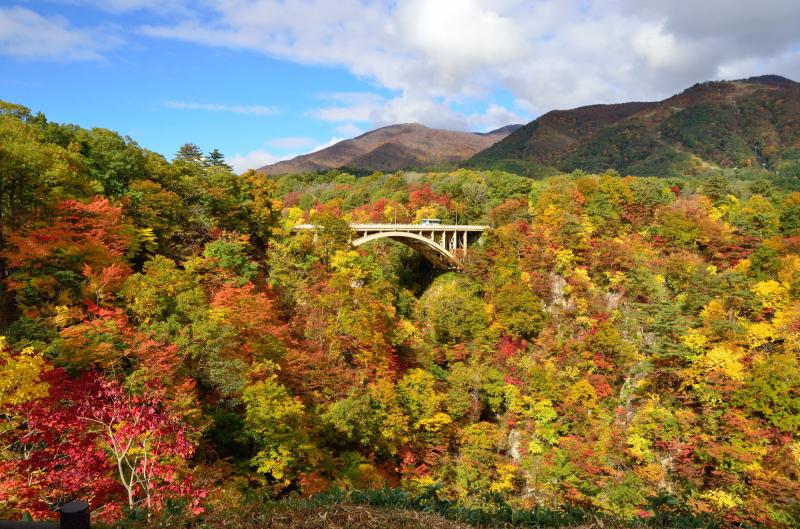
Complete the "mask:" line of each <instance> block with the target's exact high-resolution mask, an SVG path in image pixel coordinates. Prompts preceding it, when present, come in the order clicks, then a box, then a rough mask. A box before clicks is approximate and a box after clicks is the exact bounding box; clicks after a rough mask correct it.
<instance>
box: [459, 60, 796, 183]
mask: <svg viewBox="0 0 800 529" xmlns="http://www.w3.org/2000/svg"><path fill="white" fill-rule="evenodd" d="M795 157H800V83H796V82H795V81H792V80H790V79H786V78H784V77H780V76H777V75H765V76H760V77H751V78H749V79H740V80H737V81H710V82H705V83H699V84H696V85H694V86H692V87H691V88H688V89H687V90H684V91H683V92H681V93H680V94H677V95H675V96H673V97H670V98H668V99H665V100H664V101H659V102H649V103H648V102H644V103H622V104H614V105H591V106H586V107H580V108H576V109H572V110H554V111H552V112H548V113H547V114H544V115H543V116H541V117H539V118H538V119H536V120H534V121H532V122H531V123H528V124H527V125H525V126H524V127H521V128H519V129H518V130H516V131H515V132H513V133H512V134H510V135H509V136H508V137H507V138H505V139H504V140H502V141H499V142H497V143H496V144H494V145H492V146H491V147H489V148H487V149H486V150H484V151H481V152H480V153H478V154H476V155H475V156H474V157H473V158H471V159H470V160H469V161H468V162H467V165H470V166H474V167H501V168H507V169H508V168H510V169H512V170H513V169H517V170H519V169H522V170H523V171H526V172H529V173H536V172H547V171H548V170H550V171H553V170H561V171H572V170H574V169H583V170H586V171H605V170H606V169H616V170H617V171H619V172H620V173H623V174H634V175H662V176H667V175H673V174H679V173H686V172H696V171H698V170H702V169H704V168H709V167H750V166H761V167H766V168H774V167H777V166H778V164H779V163H780V162H781V161H783V160H785V159H788V158H795Z"/></svg>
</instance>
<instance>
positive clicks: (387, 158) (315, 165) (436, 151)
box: [258, 123, 517, 175]
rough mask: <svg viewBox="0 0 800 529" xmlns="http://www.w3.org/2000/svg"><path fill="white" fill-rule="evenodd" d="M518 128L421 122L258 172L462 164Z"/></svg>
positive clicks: (375, 132)
mask: <svg viewBox="0 0 800 529" xmlns="http://www.w3.org/2000/svg"><path fill="white" fill-rule="evenodd" d="M516 127H517V125H508V126H506V127H502V128H500V129H497V130H494V131H491V132H487V133H483V134H479V133H471V132H456V131H451V130H439V129H431V128H428V127H425V126H423V125H420V124H419V123H405V124H401V125H390V126H388V127H382V128H379V129H376V130H373V131H370V132H367V133H365V134H362V135H361V136H358V137H357V138H353V139H350V140H344V141H340V142H339V143H336V144H335V145H332V146H330V147H327V148H325V149H321V150H319V151H316V152H313V153H311V154H304V155H302V156H297V157H296V158H292V159H291V160H286V161H283V162H278V163H275V164H272V165H267V166H264V167H262V168H260V169H259V170H258V172H259V173H263V174H268V175H276V174H286V173H305V172H313V171H320V170H326V169H335V168H340V167H349V168H351V169H359V170H362V171H397V170H399V169H415V168H420V167H427V166H430V165H434V164H441V163H446V162H460V161H462V160H466V159H467V158H469V157H470V156H472V155H473V154H475V153H477V152H479V151H481V150H483V149H485V148H486V147H488V146H490V145H492V144H493V143H495V142H498V141H500V140H501V139H503V138H505V137H506V136H508V134H510V133H511V131H513V130H514V129H515V128H516Z"/></svg>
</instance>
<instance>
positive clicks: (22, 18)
mask: <svg viewBox="0 0 800 529" xmlns="http://www.w3.org/2000/svg"><path fill="white" fill-rule="evenodd" d="M119 43H120V40H119V39H118V38H116V37H114V36H112V35H111V34H109V33H108V32H107V31H105V30H103V29H99V28H91V29H82V28H81V29H79V28H74V27H72V26H71V25H70V23H69V21H67V19H65V18H64V17H60V16H47V17H45V16H42V15H40V14H39V13H37V12H35V11H32V10H30V9H26V8H23V7H0V54H3V55H8V56H11V57H14V58H17V59H23V60H32V59H55V60H66V61H80V60H99V59H102V58H103V52H105V51H106V50H108V49H111V48H113V47H115V46H117V45H118V44H119Z"/></svg>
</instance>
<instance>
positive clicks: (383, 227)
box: [294, 224, 489, 232]
mask: <svg viewBox="0 0 800 529" xmlns="http://www.w3.org/2000/svg"><path fill="white" fill-rule="evenodd" d="M316 227H317V225H316V224H298V225H296V226H295V227H294V229H295V230H313V229H314V228H316ZM350 227H351V228H353V229H354V230H356V231H415V232H416V231H420V230H422V231H476V232H477V231H486V230H487V229H488V228H489V226H480V225H477V224H350Z"/></svg>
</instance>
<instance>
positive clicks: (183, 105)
mask: <svg viewBox="0 0 800 529" xmlns="http://www.w3.org/2000/svg"><path fill="white" fill-rule="evenodd" d="M164 106H165V107H167V108H174V109H178V110H208V111H210V112H233V113H234V114H251V115H254V116H272V115H275V114H277V113H278V109H276V108H274V107H268V106H264V105H230V104H227V103H195V102H192V101H165V102H164Z"/></svg>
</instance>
